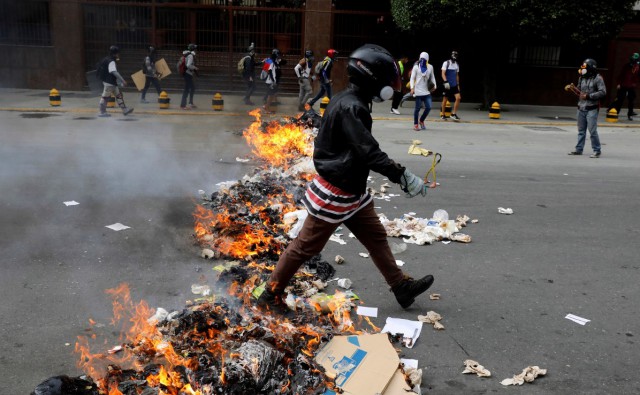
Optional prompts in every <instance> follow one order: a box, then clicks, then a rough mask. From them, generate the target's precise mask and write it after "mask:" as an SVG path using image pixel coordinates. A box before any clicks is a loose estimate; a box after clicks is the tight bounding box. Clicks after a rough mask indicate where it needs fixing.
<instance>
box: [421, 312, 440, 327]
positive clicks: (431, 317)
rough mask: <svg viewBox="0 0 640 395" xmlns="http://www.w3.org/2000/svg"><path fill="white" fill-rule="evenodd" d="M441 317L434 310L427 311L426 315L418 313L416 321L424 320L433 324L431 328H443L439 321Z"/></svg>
mask: <svg viewBox="0 0 640 395" xmlns="http://www.w3.org/2000/svg"><path fill="white" fill-rule="evenodd" d="M441 319H442V316H441V315H440V314H438V313H436V312H435V311H429V312H427V314H426V315H419V316H418V321H421V322H426V323H427V324H431V325H433V329H436V330H439V331H440V330H443V329H444V325H442V324H441V323H440V320H441Z"/></svg>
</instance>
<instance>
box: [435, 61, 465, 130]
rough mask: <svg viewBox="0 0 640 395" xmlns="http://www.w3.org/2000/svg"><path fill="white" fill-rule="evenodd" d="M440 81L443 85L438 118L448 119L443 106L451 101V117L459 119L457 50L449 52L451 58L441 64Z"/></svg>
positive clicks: (459, 97) (455, 119)
mask: <svg viewBox="0 0 640 395" xmlns="http://www.w3.org/2000/svg"><path fill="white" fill-rule="evenodd" d="M441 72H442V81H443V86H444V92H443V95H442V108H441V110H440V114H441V115H440V118H442V119H443V120H446V119H448V117H447V116H446V115H445V108H446V106H447V102H448V101H449V102H453V110H452V112H451V119H453V120H454V121H459V120H460V117H458V107H459V106H460V99H461V96H460V66H459V65H458V52H457V51H452V52H451V59H449V60H446V61H445V62H444V63H443V64H442V68H441Z"/></svg>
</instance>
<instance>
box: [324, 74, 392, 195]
mask: <svg viewBox="0 0 640 395" xmlns="http://www.w3.org/2000/svg"><path fill="white" fill-rule="evenodd" d="M369 102H370V98H367V97H366V96H365V95H363V94H362V92H360V91H359V90H358V88H357V87H355V86H353V85H351V86H349V88H348V89H347V90H345V91H342V92H340V93H339V94H337V95H336V96H334V97H333V98H332V99H331V101H330V102H329V105H328V106H327V109H326V111H325V113H324V116H323V118H322V126H320V130H319V132H318V136H317V137H316V139H315V146H314V152H313V163H314V165H315V168H316V170H317V171H318V174H319V175H320V176H321V177H322V178H324V179H325V180H327V181H329V182H330V183H331V184H332V185H335V186H337V187H338V188H340V189H343V190H345V191H347V192H350V193H353V194H358V195H362V194H364V193H365V192H366V188H367V177H368V176H369V171H370V170H373V171H375V172H376V173H380V174H382V175H384V176H386V177H387V178H389V180H390V181H391V182H394V183H399V182H400V177H401V176H402V173H403V172H404V167H402V166H400V165H399V164H397V163H395V162H394V161H393V160H391V159H390V158H389V156H388V155H387V154H386V153H384V152H382V150H381V149H380V146H379V144H378V142H377V141H376V139H375V138H373V135H372V134H371V125H372V123H373V120H372V119H371V113H370V112H369Z"/></svg>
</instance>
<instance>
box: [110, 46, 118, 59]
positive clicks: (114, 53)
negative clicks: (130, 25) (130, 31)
mask: <svg viewBox="0 0 640 395" xmlns="http://www.w3.org/2000/svg"><path fill="white" fill-rule="evenodd" d="M109 56H111V59H113V60H119V59H120V48H118V47H117V46H116V45H112V46H110V47H109Z"/></svg>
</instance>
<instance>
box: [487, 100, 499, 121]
mask: <svg viewBox="0 0 640 395" xmlns="http://www.w3.org/2000/svg"><path fill="white" fill-rule="evenodd" d="M489 118H491V119H500V104H498V102H497V101H495V102H493V104H492V105H491V109H490V110H489Z"/></svg>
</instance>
